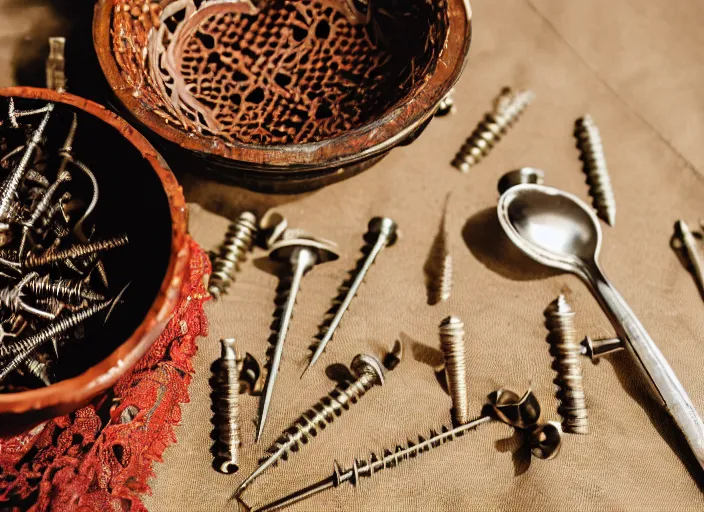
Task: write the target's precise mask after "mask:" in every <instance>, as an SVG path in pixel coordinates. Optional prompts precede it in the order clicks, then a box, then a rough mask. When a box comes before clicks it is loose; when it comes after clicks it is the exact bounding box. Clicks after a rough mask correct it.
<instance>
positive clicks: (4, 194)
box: [0, 103, 54, 230]
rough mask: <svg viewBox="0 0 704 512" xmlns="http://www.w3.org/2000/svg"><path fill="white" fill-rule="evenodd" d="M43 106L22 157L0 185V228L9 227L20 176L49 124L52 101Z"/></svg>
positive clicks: (22, 175) (20, 179)
mask: <svg viewBox="0 0 704 512" xmlns="http://www.w3.org/2000/svg"><path fill="white" fill-rule="evenodd" d="M45 108H46V109H47V110H46V113H45V114H44V117H43V118H42V121H41V123H39V126H38V127H37V129H36V130H35V131H34V133H33V134H32V137H31V138H30V140H29V142H28V143H27V147H26V149H25V151H24V154H23V155H22V159H21V160H20V162H19V164H17V166H16V167H15V168H14V170H13V171H12V173H11V174H10V175H9V176H8V177H7V178H6V179H5V181H4V182H3V184H2V187H0V222H2V223H4V226H0V228H1V229H3V230H7V229H9V225H8V224H7V223H9V222H10V221H11V220H12V219H11V218H10V216H11V215H10V212H11V209H12V205H13V203H14V200H15V194H16V193H17V189H18V188H19V186H20V183H21V181H22V178H23V177H24V175H25V173H26V171H27V169H28V167H29V163H30V161H31V159H32V157H33V156H34V152H35V151H36V149H37V147H38V146H39V143H40V142H41V140H42V137H43V136H44V132H45V131H46V127H47V125H48V124H49V118H50V117H51V113H52V112H53V111H54V105H53V103H49V104H48V105H47V106H46V107H45Z"/></svg>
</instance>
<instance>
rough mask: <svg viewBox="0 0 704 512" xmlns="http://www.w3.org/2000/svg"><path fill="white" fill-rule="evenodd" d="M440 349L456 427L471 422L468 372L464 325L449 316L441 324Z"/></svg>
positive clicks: (454, 317) (457, 319)
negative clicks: (468, 399) (443, 358)
mask: <svg viewBox="0 0 704 512" xmlns="http://www.w3.org/2000/svg"><path fill="white" fill-rule="evenodd" d="M440 348H441V349H442V353H443V355H444V356H445V377H446V378H447V388H448V390H449V391H450V396H451V397H452V413H453V418H454V420H455V425H464V424H465V423H467V422H468V421H469V408H468V407H467V370H466V365H465V355H464V354H465V347H464V323H462V320H460V319H459V318H458V317H456V316H449V317H447V318H446V319H445V320H443V321H442V322H441V323H440Z"/></svg>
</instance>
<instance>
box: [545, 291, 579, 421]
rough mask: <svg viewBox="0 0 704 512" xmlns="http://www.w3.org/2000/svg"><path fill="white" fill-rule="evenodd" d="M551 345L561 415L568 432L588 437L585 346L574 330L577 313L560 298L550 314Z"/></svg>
mask: <svg viewBox="0 0 704 512" xmlns="http://www.w3.org/2000/svg"><path fill="white" fill-rule="evenodd" d="M546 317H547V327H548V329H549V330H550V337H549V338H550V342H551V344H552V346H553V354H554V356H555V359H556V365H557V378H558V380H559V381H560V393H559V398H560V400H561V405H560V413H561V414H562V416H563V423H562V427H563V429H564V431H565V432H570V433H573V434H588V433H589V426H588V422H587V407H586V403H585V398H584V387H583V385H582V364H581V361H580V359H579V358H580V354H581V346H580V343H579V341H577V336H576V333H575V329H574V311H573V310H572V308H571V307H570V305H569V304H568V303H567V300H566V299H565V296H564V295H560V296H559V297H558V298H557V299H556V300H555V301H554V302H553V303H552V304H550V306H549V307H548V309H547V311H546Z"/></svg>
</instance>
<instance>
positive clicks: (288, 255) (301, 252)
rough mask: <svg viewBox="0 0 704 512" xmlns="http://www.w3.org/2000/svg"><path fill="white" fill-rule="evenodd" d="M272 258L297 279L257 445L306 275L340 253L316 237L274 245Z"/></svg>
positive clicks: (264, 401) (289, 296) (261, 413)
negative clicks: (288, 268)
mask: <svg viewBox="0 0 704 512" xmlns="http://www.w3.org/2000/svg"><path fill="white" fill-rule="evenodd" d="M269 257H270V258H271V259H273V260H275V261H287V262H288V263H289V265H290V267H291V273H292V274H293V277H292V279H291V286H290V288H289V290H288V294H287V297H286V302H285V304H284V309H283V313H282V315H281V323H280V324H279V328H278V332H277V333H276V342H275V345H274V353H273V355H272V357H271V362H270V367H269V374H268V375H267V378H266V384H265V386H264V395H263V396H262V399H261V401H260V402H259V422H258V423H257V434H256V441H257V442H258V441H259V439H261V436H262V433H263V432H264V425H265V424H266V418H267V415H268V413H269V405H270V404H271V397H272V396H273V393H274V385H275V384H276V377H277V375H278V373H279V367H280V366H281V356H282V355H283V351H284V341H285V340H286V334H287V333H288V326H289V323H290V322H291V318H293V307H294V306H295V305H296V297H297V296H298V291H299V290H300V288H301V281H302V280H303V276H304V275H305V274H306V273H307V272H308V271H309V270H311V269H312V268H313V267H314V266H315V265H316V264H319V263H325V262H327V261H332V260H336V259H337V258H338V254H337V252H336V248H335V246H334V245H333V244H331V243H330V242H326V241H320V240H315V239H313V238H294V239H287V238H286V239H282V240H281V241H279V242H277V243H276V244H274V245H273V246H272V248H271V252H270V253H269Z"/></svg>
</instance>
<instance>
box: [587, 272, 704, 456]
mask: <svg viewBox="0 0 704 512" xmlns="http://www.w3.org/2000/svg"><path fill="white" fill-rule="evenodd" d="M586 277H587V281H588V283H589V285H590V286H591V289H592V292H593V293H594V296H595V297H596V299H597V300H598V301H599V303H600V304H601V307H602V308H603V309H604V311H605V312H606V314H607V315H608V316H609V319H610V320H611V323H612V324H613V326H614V327H615V328H616V331H617V332H618V334H619V335H620V336H621V337H622V339H624V340H626V342H627V343H626V346H627V348H629V351H630V352H631V354H633V356H634V357H635V358H636V360H637V361H638V362H639V363H640V364H639V366H640V368H641V370H642V371H643V373H644V374H645V376H646V377H647V378H648V381H649V382H650V383H651V384H652V386H653V388H654V391H655V392H656V394H657V397H659V398H660V399H661V401H662V403H663V405H664V406H665V408H666V409H667V411H668V412H669V413H670V415H671V416H672V418H673V419H674V420H675V423H677V426H678V427H679V428H680V430H681V431H682V433H683V434H684V436H685V438H686V439H687V443H689V446H690V448H691V449H692V452H693V453H694V456H695V457H696V458H697V460H698V461H699V464H700V465H701V466H702V467H703V468H704V423H702V420H701V418H700V417H699V414H697V410H696V409H695V408H694V405H692V402H691V401H690V400H689V396H687V392H686V391H685V390H684V388H683V387H682V384H680V381H679V380H678V379H677V376H676V375H675V372H674V371H672V368H671V367H670V365H669V364H668V363H667V360H666V359H665V357H664V356H663V355H662V352H660V350H659V349H658V347H657V346H656V345H655V342H653V340H652V338H651V337H650V335H649V334H648V333H647V331H646V330H645V328H644V327H643V324H641V323H640V321H639V320H638V318H637V317H636V315H635V314H634V313H633V311H631V308H630V307H628V304H627V303H626V301H625V300H624V298H623V297H622V296H621V295H620V294H619V293H618V292H617V291H616V289H615V288H614V287H613V285H612V284H611V283H610V282H609V280H608V279H607V278H606V276H605V275H604V273H603V272H602V271H601V269H600V268H599V267H598V266H594V267H592V268H590V269H588V271H587V272H586Z"/></svg>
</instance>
